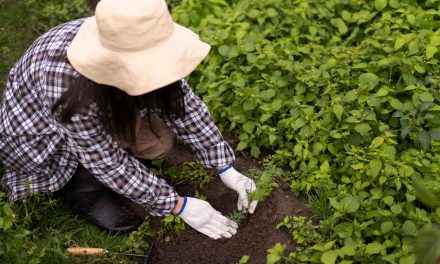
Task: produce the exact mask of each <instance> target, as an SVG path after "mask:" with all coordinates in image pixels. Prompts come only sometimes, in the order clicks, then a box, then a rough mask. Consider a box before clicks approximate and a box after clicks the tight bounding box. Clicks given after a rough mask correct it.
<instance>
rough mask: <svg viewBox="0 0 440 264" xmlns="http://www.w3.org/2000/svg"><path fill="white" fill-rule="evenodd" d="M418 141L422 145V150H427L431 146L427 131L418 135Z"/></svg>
mask: <svg viewBox="0 0 440 264" xmlns="http://www.w3.org/2000/svg"><path fill="white" fill-rule="evenodd" d="M419 140H420V143H422V147H423V149H428V148H429V146H430V145H431V135H430V134H429V132H428V131H422V132H420V133H419Z"/></svg>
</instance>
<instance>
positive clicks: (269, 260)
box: [266, 254, 281, 264]
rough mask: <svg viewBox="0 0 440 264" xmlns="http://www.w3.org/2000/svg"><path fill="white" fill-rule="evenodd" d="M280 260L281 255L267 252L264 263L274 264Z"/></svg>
mask: <svg viewBox="0 0 440 264" xmlns="http://www.w3.org/2000/svg"><path fill="white" fill-rule="evenodd" d="M280 260H281V256H279V255H276V254H268V255H267V257H266V264H276V263H278V262H279V261H280Z"/></svg>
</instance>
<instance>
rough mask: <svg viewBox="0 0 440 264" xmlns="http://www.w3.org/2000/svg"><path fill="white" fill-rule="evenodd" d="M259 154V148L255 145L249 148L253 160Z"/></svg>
mask: <svg viewBox="0 0 440 264" xmlns="http://www.w3.org/2000/svg"><path fill="white" fill-rule="evenodd" d="M260 154H261V151H260V148H259V147H258V146H257V145H253V146H252V147H251V155H252V157H254V158H258V157H259V156H260Z"/></svg>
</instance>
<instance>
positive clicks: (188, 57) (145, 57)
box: [67, 17, 210, 96]
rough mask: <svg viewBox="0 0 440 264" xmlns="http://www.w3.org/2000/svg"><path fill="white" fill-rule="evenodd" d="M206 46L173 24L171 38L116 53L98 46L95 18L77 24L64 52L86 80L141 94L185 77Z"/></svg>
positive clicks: (203, 54)
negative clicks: (148, 45)
mask: <svg viewBox="0 0 440 264" xmlns="http://www.w3.org/2000/svg"><path fill="white" fill-rule="evenodd" d="M209 49H210V46H209V45H208V44H207V43H205V42H203V41H201V40H200V39H199V37H198V35H197V34H196V33H194V32H192V31H191V30H190V29H188V28H185V27H183V26H181V25H179V24H177V23H174V30H173V33H172V34H171V36H169V37H168V38H167V39H166V40H163V41H161V42H160V43H158V44H157V45H155V46H152V47H148V48H145V49H143V50H140V51H135V52H133V51H117V50H112V49H108V48H106V47H104V46H102V45H101V42H100V40H99V34H98V28H97V25H96V20H95V17H90V18H88V19H86V20H85V21H84V23H83V24H82V25H81V27H80V29H79V30H78V33H77V34H76V36H75V37H74V39H73V41H72V43H71V44H70V46H69V48H68V49H67V57H68V59H69V61H70V63H71V64H72V66H73V68H74V69H75V70H77V71H78V72H79V73H81V74H82V75H84V76H85V77H86V78H88V79H90V80H92V81H94V82H97V83H100V84H106V85H111V86H115V87H117V88H119V89H121V90H123V91H125V92H126V93H128V94H129V95H133V96H135V95H142V94H145V93H148V92H151V91H154V90H156V89H159V88H161V87H164V86H166V85H168V84H170V83H173V82H175V81H177V80H180V79H182V78H184V77H185V76H187V75H189V74H190V73H191V72H192V71H193V70H194V69H195V68H196V67H197V65H199V64H200V63H201V62H202V60H203V59H204V58H205V57H206V56H207V55H208V53H209Z"/></svg>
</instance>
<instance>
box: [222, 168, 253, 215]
mask: <svg viewBox="0 0 440 264" xmlns="http://www.w3.org/2000/svg"><path fill="white" fill-rule="evenodd" d="M217 173H218V174H219V175H220V178H221V179H222V181H223V183H224V184H225V185H226V186H228V187H229V188H231V189H233V190H235V191H236V192H237V193H238V201H237V208H238V210H239V211H241V210H243V208H244V209H245V210H248V212H249V213H251V214H253V213H254V211H255V208H256V207H257V204H258V201H252V202H251V204H250V205H249V200H248V194H249V193H251V192H254V191H255V190H256V186H255V182H254V181H253V180H251V179H249V178H248V177H246V176H244V175H243V174H241V173H239V172H238V171H236V170H235V169H234V167H232V165H228V166H227V167H225V168H223V169H221V170H218V171H217Z"/></svg>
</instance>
